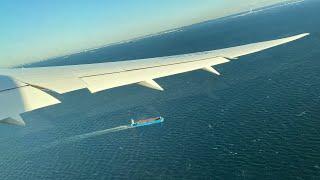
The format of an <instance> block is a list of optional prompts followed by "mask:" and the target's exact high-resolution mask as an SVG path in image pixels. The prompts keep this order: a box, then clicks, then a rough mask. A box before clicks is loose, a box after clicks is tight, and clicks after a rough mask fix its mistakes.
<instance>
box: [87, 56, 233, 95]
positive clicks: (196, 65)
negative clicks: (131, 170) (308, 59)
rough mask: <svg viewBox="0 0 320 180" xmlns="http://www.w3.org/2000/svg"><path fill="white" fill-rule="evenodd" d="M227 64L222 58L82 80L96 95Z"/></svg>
mask: <svg viewBox="0 0 320 180" xmlns="http://www.w3.org/2000/svg"><path fill="white" fill-rule="evenodd" d="M226 62H229V60H228V59H226V58H222V57H218V58H209V59H204V60H199V61H192V62H185V63H178V64H171V65H164V66H156V67H150V68H143V69H136V70H129V71H124V72H120V73H111V74H104V75H96V76H89V77H82V78H81V79H82V80H83V81H84V82H85V83H86V84H87V88H88V89H89V90H90V92H92V93H95V92H98V91H102V90H105V89H110V88H115V87H119V86H123V85H128V84H134V83H139V82H142V81H146V80H150V79H156V78H160V77H166V76H170V75H174V74H179V73H184V72H189V71H193V70H197V69H202V68H204V67H208V66H213V65H216V64H222V63H226Z"/></svg>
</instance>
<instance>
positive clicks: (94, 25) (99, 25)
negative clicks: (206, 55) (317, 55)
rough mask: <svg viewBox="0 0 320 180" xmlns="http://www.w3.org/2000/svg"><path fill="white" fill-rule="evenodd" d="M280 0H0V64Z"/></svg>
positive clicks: (65, 50) (114, 40)
mask: <svg viewBox="0 0 320 180" xmlns="http://www.w3.org/2000/svg"><path fill="white" fill-rule="evenodd" d="M282 1H284V0H157V1H156V0H1V1H0V23H1V24H0V66H1V67H6V66H11V65H17V64H23V63H28V62H32V61H39V60H43V59H47V58H49V57H52V56H57V55H64V54H69V53H72V52H76V51H79V50H83V49H86V48H91V47H97V46H101V45H105V44H108V43H112V42H117V41H121V40H126V39H130V38H134V37H139V36H143V35H147V34H150V33H156V32H160V31H164V30H168V29H172V28H176V27H181V26H185V25H189V24H194V23H197V22H201V21H205V20H209V19H213V18H217V17H222V16H226V15H230V14H233V13H237V12H240V11H245V10H248V9H249V8H250V7H261V6H265V5H270V4H272V3H276V2H282Z"/></svg>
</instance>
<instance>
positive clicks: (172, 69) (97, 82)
mask: <svg viewBox="0 0 320 180" xmlns="http://www.w3.org/2000/svg"><path fill="white" fill-rule="evenodd" d="M307 35H309V34H308V33H305V34H300V35H296V36H292V37H287V38H283V39H277V40H271V41H265V42H259V43H253V44H248V45H242V46H237V47H232V48H226V49H220V50H213V51H206V52H201V53H192V54H184V55H177V56H168V57H158V58H149V59H140V60H131V61H119V62H107V63H98V64H84V65H70V66H56V67H39V68H21V69H0V123H7V124H15V125H25V122H24V121H23V119H22V118H21V116H20V114H22V113H24V112H28V111H32V110H35V109H39V108H42V107H46V106H50V105H54V104H57V103H60V101H59V100H57V99H56V98H54V97H53V96H51V95H49V94H47V93H46V91H47V90H50V91H54V92H56V93H60V94H62V93H66V92H71V91H75V90H79V89H83V88H87V89H88V90H89V91H90V92H92V93H95V92H98V91H102V90H106V89H110V88H115V87H119V86H124V85H128V84H135V83H136V84H139V85H142V86H145V87H148V88H152V89H156V90H163V88H162V87H161V86H160V85H159V84H157V83H156V82H155V81H154V80H155V79H157V78H161V77H165V76H170V75H174V74H179V73H184V72H188V71H193V70H198V69H203V70H205V71H208V72H211V73H214V74H217V75H219V72H217V71H216V70H215V69H214V68H213V67H212V66H215V65H218V64H222V63H227V62H229V61H230V60H232V59H236V58H238V57H240V56H243V55H247V54H251V53H255V52H258V51H262V50H265V49H268V48H272V47H275V46H278V45H281V44H285V43H288V42H291V41H294V40H297V39H300V38H302V37H305V36H307Z"/></svg>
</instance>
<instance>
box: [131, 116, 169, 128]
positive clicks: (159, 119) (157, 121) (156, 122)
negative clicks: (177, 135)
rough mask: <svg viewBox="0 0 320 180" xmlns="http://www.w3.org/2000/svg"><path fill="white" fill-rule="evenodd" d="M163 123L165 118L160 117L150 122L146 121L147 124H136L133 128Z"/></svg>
mask: <svg viewBox="0 0 320 180" xmlns="http://www.w3.org/2000/svg"><path fill="white" fill-rule="evenodd" d="M163 121H164V118H163V117H160V118H158V119H155V120H150V121H146V122H135V123H132V124H131V127H141V126H149V125H152V124H159V123H162V122H163Z"/></svg>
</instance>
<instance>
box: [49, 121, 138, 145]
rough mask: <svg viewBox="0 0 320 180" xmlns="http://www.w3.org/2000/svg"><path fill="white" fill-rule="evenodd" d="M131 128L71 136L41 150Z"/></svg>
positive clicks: (124, 127)
mask: <svg viewBox="0 0 320 180" xmlns="http://www.w3.org/2000/svg"><path fill="white" fill-rule="evenodd" d="M131 128H133V127H131V126H128V125H123V126H118V127H114V128H109V129H104V130H100V131H94V132H90V133H85V134H80V135H75V136H71V137H68V138H65V139H62V140H57V141H54V142H52V143H50V144H48V145H45V146H43V148H45V149H47V148H52V147H55V146H57V145H61V144H66V143H72V142H78V141H81V140H84V139H88V138H92V137H96V136H101V135H105V134H109V133H113V132H119V131H123V130H127V129H131Z"/></svg>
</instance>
